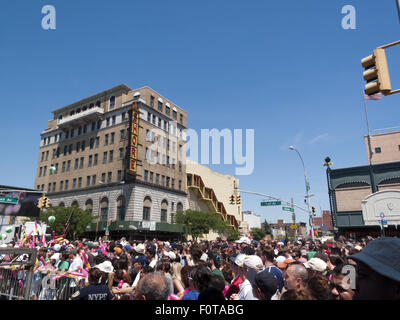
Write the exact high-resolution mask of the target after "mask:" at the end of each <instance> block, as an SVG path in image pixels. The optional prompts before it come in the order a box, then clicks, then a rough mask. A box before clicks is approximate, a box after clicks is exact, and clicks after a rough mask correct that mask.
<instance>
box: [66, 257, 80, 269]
mask: <svg viewBox="0 0 400 320" xmlns="http://www.w3.org/2000/svg"><path fill="white" fill-rule="evenodd" d="M78 267H81V268H83V262H82V259H81V258H80V257H79V256H76V257H75V259H74V260H73V261H72V263H71V265H70V266H69V269H68V271H77V270H78Z"/></svg>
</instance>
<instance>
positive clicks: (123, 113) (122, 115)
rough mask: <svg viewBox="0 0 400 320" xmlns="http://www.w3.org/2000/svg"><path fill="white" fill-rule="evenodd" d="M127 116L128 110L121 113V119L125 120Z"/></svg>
mask: <svg viewBox="0 0 400 320" xmlns="http://www.w3.org/2000/svg"><path fill="white" fill-rule="evenodd" d="M125 118H126V112H122V113H121V121H125Z"/></svg>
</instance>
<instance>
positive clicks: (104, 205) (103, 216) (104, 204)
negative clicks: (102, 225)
mask: <svg viewBox="0 0 400 320" xmlns="http://www.w3.org/2000/svg"><path fill="white" fill-rule="evenodd" d="M100 212H101V213H100V220H101V221H107V219H108V199H107V198H103V199H101V202H100Z"/></svg>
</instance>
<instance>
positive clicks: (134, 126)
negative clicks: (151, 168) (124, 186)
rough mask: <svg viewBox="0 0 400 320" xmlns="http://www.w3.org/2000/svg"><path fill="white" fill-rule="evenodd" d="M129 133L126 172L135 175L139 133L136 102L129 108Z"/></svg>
mask: <svg viewBox="0 0 400 320" xmlns="http://www.w3.org/2000/svg"><path fill="white" fill-rule="evenodd" d="M130 135H131V136H130V139H129V165H128V173H129V174H132V175H135V174H136V172H137V150H138V135H139V108H138V104H137V102H135V103H134V104H133V106H132V110H131V119H130Z"/></svg>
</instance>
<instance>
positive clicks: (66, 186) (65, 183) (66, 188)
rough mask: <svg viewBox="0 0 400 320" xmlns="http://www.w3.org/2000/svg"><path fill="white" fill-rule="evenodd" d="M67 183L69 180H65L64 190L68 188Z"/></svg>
mask: <svg viewBox="0 0 400 320" xmlns="http://www.w3.org/2000/svg"><path fill="white" fill-rule="evenodd" d="M68 183H69V181H68V180H65V190H68Z"/></svg>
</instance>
